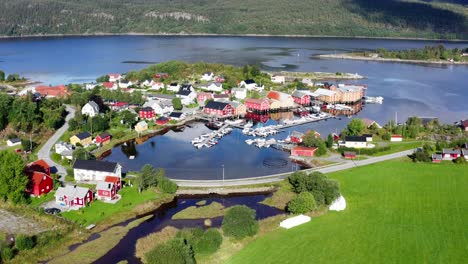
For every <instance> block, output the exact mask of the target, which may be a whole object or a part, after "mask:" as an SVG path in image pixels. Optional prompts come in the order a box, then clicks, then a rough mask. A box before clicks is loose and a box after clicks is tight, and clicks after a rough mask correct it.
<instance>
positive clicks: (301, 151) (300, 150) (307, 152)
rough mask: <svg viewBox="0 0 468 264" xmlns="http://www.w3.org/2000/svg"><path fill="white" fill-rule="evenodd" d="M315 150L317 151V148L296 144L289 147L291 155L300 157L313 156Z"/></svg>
mask: <svg viewBox="0 0 468 264" xmlns="http://www.w3.org/2000/svg"><path fill="white" fill-rule="evenodd" d="M315 151H317V148H308V147H303V146H296V147H294V148H292V149H291V155H292V156H300V157H313V156H314V155H315Z"/></svg>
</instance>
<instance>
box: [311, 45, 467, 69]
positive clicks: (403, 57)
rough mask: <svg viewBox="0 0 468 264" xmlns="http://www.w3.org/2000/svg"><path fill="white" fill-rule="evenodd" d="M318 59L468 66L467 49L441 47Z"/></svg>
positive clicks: (383, 51)
mask: <svg viewBox="0 0 468 264" xmlns="http://www.w3.org/2000/svg"><path fill="white" fill-rule="evenodd" d="M319 57H320V58H331V59H349V60H367V61H383V62H406V63H434V64H465V65H466V64H468V48H464V49H459V48H454V49H447V48H445V47H444V46H443V45H437V46H426V47H424V48H422V49H408V50H393V51H392V50H387V49H384V48H380V49H377V50H374V51H361V52H350V53H340V54H326V55H319Z"/></svg>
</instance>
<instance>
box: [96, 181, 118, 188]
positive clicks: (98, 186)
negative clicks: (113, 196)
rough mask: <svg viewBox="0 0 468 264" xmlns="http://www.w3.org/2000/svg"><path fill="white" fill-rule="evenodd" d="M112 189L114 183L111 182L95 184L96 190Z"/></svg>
mask: <svg viewBox="0 0 468 264" xmlns="http://www.w3.org/2000/svg"><path fill="white" fill-rule="evenodd" d="M113 187H114V183H112V182H102V181H100V182H98V183H97V184H96V190H112V188H113Z"/></svg>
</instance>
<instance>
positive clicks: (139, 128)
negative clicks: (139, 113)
mask: <svg viewBox="0 0 468 264" xmlns="http://www.w3.org/2000/svg"><path fill="white" fill-rule="evenodd" d="M146 130H148V123H146V122H145V121H140V122H138V123H137V124H136V125H135V131H136V132H137V133H142V132H145V131H146Z"/></svg>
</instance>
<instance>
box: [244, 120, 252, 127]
mask: <svg viewBox="0 0 468 264" xmlns="http://www.w3.org/2000/svg"><path fill="white" fill-rule="evenodd" d="M251 127H253V123H252V121H249V122H248V123H247V124H245V125H244V128H251Z"/></svg>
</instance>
